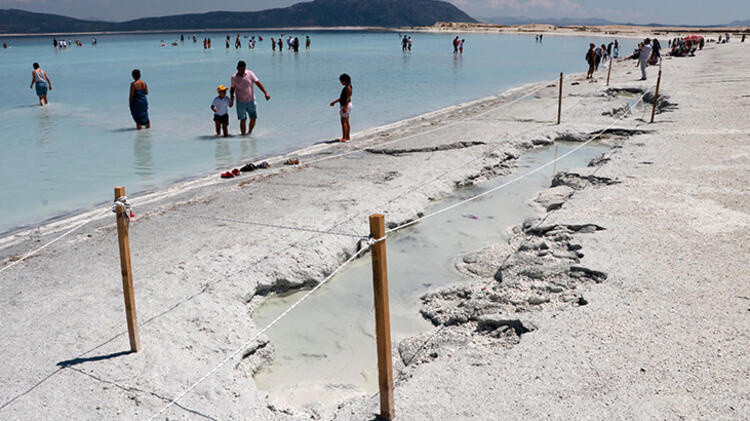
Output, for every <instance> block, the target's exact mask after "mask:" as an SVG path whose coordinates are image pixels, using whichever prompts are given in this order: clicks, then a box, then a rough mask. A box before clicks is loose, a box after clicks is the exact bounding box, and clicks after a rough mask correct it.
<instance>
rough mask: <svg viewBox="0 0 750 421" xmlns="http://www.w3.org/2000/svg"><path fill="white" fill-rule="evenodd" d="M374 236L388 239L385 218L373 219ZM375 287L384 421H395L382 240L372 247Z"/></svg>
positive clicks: (379, 380)
mask: <svg viewBox="0 0 750 421" xmlns="http://www.w3.org/2000/svg"><path fill="white" fill-rule="evenodd" d="M370 235H371V236H372V238H374V239H380V238H384V237H385V216H383V215H379V214H375V215H370ZM372 285H373V292H374V296H375V332H376V339H377V349H378V384H379V386H380V417H381V418H382V419H385V420H391V419H393V416H394V405H393V362H392V357H391V316H390V309H389V305H388V266H387V262H386V254H385V240H381V241H379V242H378V243H376V244H374V245H373V246H372Z"/></svg>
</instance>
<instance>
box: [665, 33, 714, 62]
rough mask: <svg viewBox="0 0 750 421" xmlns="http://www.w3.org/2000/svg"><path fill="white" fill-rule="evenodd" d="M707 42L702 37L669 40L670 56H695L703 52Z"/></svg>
mask: <svg viewBox="0 0 750 421" xmlns="http://www.w3.org/2000/svg"><path fill="white" fill-rule="evenodd" d="M705 45H706V40H705V39H704V38H703V37H700V36H691V37H686V38H674V39H671V40H669V44H668V47H669V55H670V56H672V57H686V56H691V57H692V56H694V55H695V52H696V51H702V50H703V47H704V46H705Z"/></svg>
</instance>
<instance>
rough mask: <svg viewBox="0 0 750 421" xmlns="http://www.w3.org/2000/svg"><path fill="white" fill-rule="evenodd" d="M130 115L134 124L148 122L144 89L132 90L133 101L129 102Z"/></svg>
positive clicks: (145, 123)
mask: <svg viewBox="0 0 750 421" xmlns="http://www.w3.org/2000/svg"><path fill="white" fill-rule="evenodd" d="M130 115H132V116H133V120H134V121H135V123H136V124H140V125H142V126H145V125H148V124H149V123H150V121H149V119H148V100H147V99H146V90H145V89H136V90H135V92H133V101H132V102H131V103H130Z"/></svg>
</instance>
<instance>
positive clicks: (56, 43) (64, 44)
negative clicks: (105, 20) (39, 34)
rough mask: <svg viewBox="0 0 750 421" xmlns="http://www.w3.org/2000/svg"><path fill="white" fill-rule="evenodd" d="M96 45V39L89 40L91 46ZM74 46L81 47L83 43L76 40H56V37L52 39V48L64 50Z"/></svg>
mask: <svg viewBox="0 0 750 421" xmlns="http://www.w3.org/2000/svg"><path fill="white" fill-rule="evenodd" d="M96 43H97V40H96V38H91V45H96ZM74 45H75V46H76V47H83V43H82V42H81V40H80V39H78V38H76V40H75V41H71V40H65V39H60V40H58V39H57V38H56V37H55V38H52V46H53V47H55V48H57V49H66V48H68V46H74Z"/></svg>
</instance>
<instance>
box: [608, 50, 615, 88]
mask: <svg viewBox="0 0 750 421" xmlns="http://www.w3.org/2000/svg"><path fill="white" fill-rule="evenodd" d="M614 64H615V59H614V58H612V56H609V70H607V86H609V77H610V76H612V66H613V65H614Z"/></svg>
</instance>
